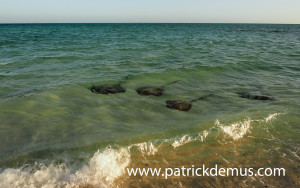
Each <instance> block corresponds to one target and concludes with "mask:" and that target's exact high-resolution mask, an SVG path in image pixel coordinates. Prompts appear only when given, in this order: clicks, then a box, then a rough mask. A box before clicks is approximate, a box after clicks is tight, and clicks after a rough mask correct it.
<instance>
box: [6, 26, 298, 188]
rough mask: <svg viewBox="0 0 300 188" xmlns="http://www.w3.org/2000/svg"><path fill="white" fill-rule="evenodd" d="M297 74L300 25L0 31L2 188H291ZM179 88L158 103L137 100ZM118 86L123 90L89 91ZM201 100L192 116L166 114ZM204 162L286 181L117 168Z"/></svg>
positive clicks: (295, 174) (294, 175)
mask: <svg viewBox="0 0 300 188" xmlns="http://www.w3.org/2000/svg"><path fill="white" fill-rule="evenodd" d="M299 65H300V25H255V24H253V25H252V24H24V25H22V24H17V25H13V24H12V25H0V172H1V174H0V180H1V181H0V182H2V183H0V187H7V186H9V187H17V186H18V185H19V186H26V185H29V184H31V185H34V186H36V187H41V186H42V185H48V186H50V187H55V186H56V187H57V186H58V187H59V186H62V187H64V186H66V187H67V186H71V187H76V186H82V187H84V186H90V187H93V186H95V187H99V186H100V187H115V186H121V187H123V186H125V187H132V186H137V187H139V186H141V185H149V186H150V185H161V186H166V185H170V184H172V185H174V186H178V185H179V184H182V185H183V186H187V187H195V186H205V187H218V186H222V185H234V186H239V187H243V186H246V187H247V186H252V185H254V186H265V185H268V186H275V187H276V186H279V185H281V186H284V185H285V186H290V187H296V186H297V185H299V183H300V182H299V164H300V157H299V146H300V137H299V135H300V132H299V131H300V127H299V124H300V116H299V114H300V66H299ZM125 77H128V79H127V80H126V81H124V78H125ZM175 80H180V81H179V82H178V83H176V84H172V85H169V86H167V87H166V90H165V92H164V94H163V95H162V96H160V97H156V96H140V95H138V94H137V93H136V91H135V89H136V88H138V87H143V86H156V87H159V86H162V85H164V84H167V83H170V82H173V81H175ZM120 81H122V86H123V87H124V88H126V89H127V91H126V92H125V93H120V94H115V95H112V94H111V95H101V94H95V93H92V92H91V91H90V90H89V87H90V86H92V85H93V84H94V85H104V84H116V83H119V82H120ZM241 91H243V92H250V93H253V94H260V95H270V96H273V97H274V100H270V101H259V100H250V99H247V98H240V97H239V96H238V95H237V94H236V92H241ZM207 94H213V96H211V97H209V98H207V99H205V100H201V101H197V102H195V103H193V106H192V109H191V110H190V111H188V112H182V111H176V110H172V109H168V108H166V107H165V101H166V100H185V101H188V100H193V99H195V98H199V97H201V96H204V95H207ZM95 161H96V162H95ZM145 161H146V162H145ZM227 162H229V163H227ZM203 163H205V164H206V165H208V166H209V165H214V164H216V163H217V164H219V165H221V166H222V165H223V166H229V167H239V166H242V167H254V168H259V167H270V166H271V167H284V168H286V170H287V174H288V176H286V177H282V178H278V177H262V178H257V177H255V178H253V179H252V180H251V181H250V180H249V178H248V179H247V178H245V177H238V178H227V179H222V178H219V179H218V180H215V179H211V178H200V179H199V177H198V178H174V179H172V178H170V180H164V179H157V178H156V179H155V178H148V179H147V178H146V180H145V179H144V178H141V179H139V180H140V181H136V179H134V178H129V177H128V176H126V174H125V171H123V169H124V168H125V167H143V165H144V166H145V165H147V166H148V167H156V166H167V167H180V166H183V165H186V166H188V165H191V164H195V165H197V164H199V166H200V164H203ZM167 164H168V165H170V166H168V165H167ZM95 172H97V173H95ZM37 174H39V175H42V177H44V178H42V179H40V180H37V179H36V176H38V175H37ZM95 174H96V175H95ZM8 177H9V178H8ZM174 182H175V183H174ZM241 182H243V183H241Z"/></svg>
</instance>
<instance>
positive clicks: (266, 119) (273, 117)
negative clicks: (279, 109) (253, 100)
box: [265, 113, 282, 123]
mask: <svg viewBox="0 0 300 188" xmlns="http://www.w3.org/2000/svg"><path fill="white" fill-rule="evenodd" d="M281 114H282V113H274V114H270V115H269V116H268V117H267V118H265V121H266V122H267V123H268V122H269V121H271V120H273V119H275V118H276V116H279V115H281Z"/></svg>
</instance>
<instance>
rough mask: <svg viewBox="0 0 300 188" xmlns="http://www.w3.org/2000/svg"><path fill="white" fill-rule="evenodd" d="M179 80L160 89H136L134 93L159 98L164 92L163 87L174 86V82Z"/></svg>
mask: <svg viewBox="0 0 300 188" xmlns="http://www.w3.org/2000/svg"><path fill="white" fill-rule="evenodd" d="M178 81H179V80H176V81H174V82H171V83H168V84H165V85H163V86H161V87H139V88H137V89H136V92H137V93H138V94H140V95H154V96H161V95H162V94H163V93H164V91H165V87H166V86H168V85H171V84H174V83H176V82H178Z"/></svg>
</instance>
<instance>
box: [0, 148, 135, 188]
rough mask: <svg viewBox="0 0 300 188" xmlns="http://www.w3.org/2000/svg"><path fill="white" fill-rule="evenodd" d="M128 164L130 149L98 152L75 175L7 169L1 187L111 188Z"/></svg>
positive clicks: (60, 168)
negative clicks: (88, 187)
mask: <svg viewBox="0 0 300 188" xmlns="http://www.w3.org/2000/svg"><path fill="white" fill-rule="evenodd" d="M129 163H130V153H129V150H128V149H124V148H121V149H118V150H116V149H111V148H107V149H105V150H104V151H102V152H100V151H97V152H96V153H95V154H94V156H93V157H92V158H91V159H90V160H89V163H88V164H87V165H85V166H83V167H81V168H80V169H78V170H75V172H73V173H72V172H71V171H72V170H71V169H70V168H68V167H66V166H65V165H49V166H45V165H43V164H40V165H35V166H34V167H26V168H20V169H13V168H8V169H6V170H4V171H3V172H2V173H1V174H0V187H28V188H33V187H42V188H52V187H67V188H69V187H80V186H81V187H83V186H93V187H112V186H113V183H114V180H115V179H116V178H118V177H119V176H121V175H122V174H124V173H125V168H126V166H128V165H129Z"/></svg>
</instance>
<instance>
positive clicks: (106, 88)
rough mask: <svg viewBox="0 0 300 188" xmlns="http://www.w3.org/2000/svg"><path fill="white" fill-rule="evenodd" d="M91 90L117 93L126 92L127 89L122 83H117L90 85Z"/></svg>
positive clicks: (102, 92) (100, 92)
mask: <svg viewBox="0 0 300 188" xmlns="http://www.w3.org/2000/svg"><path fill="white" fill-rule="evenodd" d="M90 90H91V92H93V93H97V94H116V93H125V92H126V89H125V88H123V87H122V86H121V85H120V84H115V85H110V86H107V85H100V86H94V85H93V86H92V87H90Z"/></svg>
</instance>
